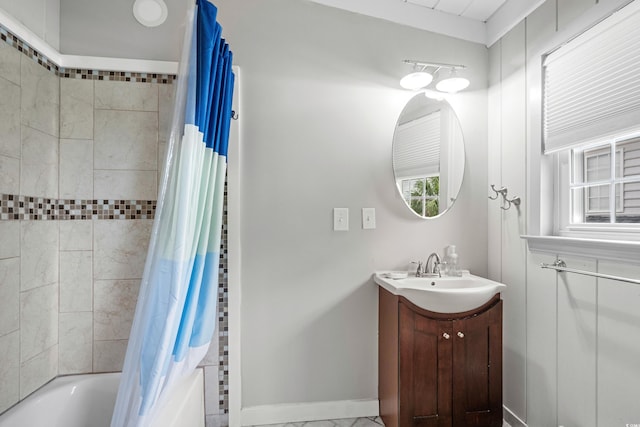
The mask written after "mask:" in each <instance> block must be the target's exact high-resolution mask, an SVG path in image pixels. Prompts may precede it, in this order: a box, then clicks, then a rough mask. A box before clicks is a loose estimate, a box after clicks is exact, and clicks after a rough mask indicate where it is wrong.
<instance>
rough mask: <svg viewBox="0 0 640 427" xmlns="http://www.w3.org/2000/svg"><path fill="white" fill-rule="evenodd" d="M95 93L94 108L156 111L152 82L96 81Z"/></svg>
mask: <svg viewBox="0 0 640 427" xmlns="http://www.w3.org/2000/svg"><path fill="white" fill-rule="evenodd" d="M95 94H96V98H95V107H96V109H108V110H134V111H158V85H157V84H154V83H133V82H111V81H104V80H103V81H96V82H95Z"/></svg>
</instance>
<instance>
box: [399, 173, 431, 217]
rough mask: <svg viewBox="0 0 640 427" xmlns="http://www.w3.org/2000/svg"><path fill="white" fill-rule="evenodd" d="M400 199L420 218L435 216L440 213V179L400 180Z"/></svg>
mask: <svg viewBox="0 0 640 427" xmlns="http://www.w3.org/2000/svg"><path fill="white" fill-rule="evenodd" d="M401 185H402V197H403V198H404V200H405V201H406V202H407V204H408V205H409V206H411V209H412V210H413V211H414V212H415V213H417V214H418V215H420V216H428V217H432V216H436V215H438V214H439V213H440V210H439V205H438V203H439V202H438V197H439V196H440V177H439V176H428V177H424V178H416V179H403V180H402V184H401Z"/></svg>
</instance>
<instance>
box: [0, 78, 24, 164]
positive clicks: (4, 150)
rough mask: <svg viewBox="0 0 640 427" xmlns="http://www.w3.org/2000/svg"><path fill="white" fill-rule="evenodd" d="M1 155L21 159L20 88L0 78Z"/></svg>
mask: <svg viewBox="0 0 640 427" xmlns="http://www.w3.org/2000/svg"><path fill="white" fill-rule="evenodd" d="M0 95H1V96H0V154H2V155H5V156H10V157H15V158H20V86H18V85H16V84H13V83H11V82H9V81H8V80H5V79H3V78H0Z"/></svg>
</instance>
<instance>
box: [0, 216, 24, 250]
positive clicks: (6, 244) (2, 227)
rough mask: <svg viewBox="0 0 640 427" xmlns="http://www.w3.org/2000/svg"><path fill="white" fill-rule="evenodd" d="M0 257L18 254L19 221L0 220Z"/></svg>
mask: <svg viewBox="0 0 640 427" xmlns="http://www.w3.org/2000/svg"><path fill="white" fill-rule="evenodd" d="M0 239H1V240H2V244H1V245H0V259H2V258H14V257H19V256H20V222H19V221H0Z"/></svg>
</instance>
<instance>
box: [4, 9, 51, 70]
mask: <svg viewBox="0 0 640 427" xmlns="http://www.w3.org/2000/svg"><path fill="white" fill-rule="evenodd" d="M0 23H2V26H4V27H5V28H6V29H7V30H9V31H11V32H12V33H13V34H15V35H16V36H17V37H18V38H19V39H20V40H22V41H24V42H25V43H28V44H29V45H30V46H31V47H32V48H34V49H35V50H37V51H38V52H40V53H41V54H43V55H44V56H46V57H47V58H49V59H50V60H51V61H53V62H55V63H56V64H57V65H60V62H62V55H61V54H60V52H58V51H57V50H56V49H55V48H53V47H51V45H49V44H48V43H47V42H45V41H44V40H42V39H41V38H40V37H39V36H37V35H36V34H35V33H34V32H33V31H31V30H30V29H28V28H27V27H26V26H24V24H22V23H21V22H20V21H18V20H17V19H15V18H14V17H13V16H11V15H9V14H8V13H7V12H5V11H4V10H3V9H0Z"/></svg>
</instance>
